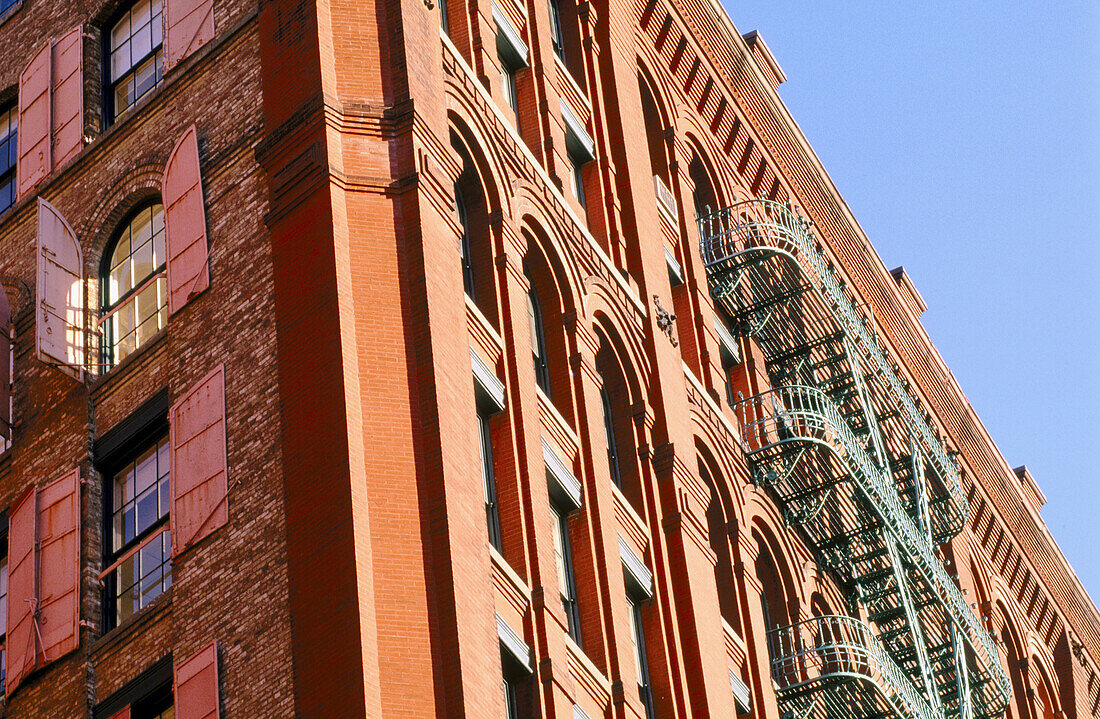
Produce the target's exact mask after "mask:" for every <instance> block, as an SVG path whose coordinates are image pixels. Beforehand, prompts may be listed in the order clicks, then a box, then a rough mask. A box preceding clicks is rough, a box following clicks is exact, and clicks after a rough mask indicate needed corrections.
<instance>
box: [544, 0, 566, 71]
mask: <svg viewBox="0 0 1100 719" xmlns="http://www.w3.org/2000/svg"><path fill="white" fill-rule="evenodd" d="M558 1H559V0H548V2H547V5H549V7H550V39H551V40H552V41H553V43H554V54H555V55H557V56H558V57H559V58H561V59H562V60H563V61H564V60H565V37H564V36H563V35H562V32H561V8H559V7H558Z"/></svg>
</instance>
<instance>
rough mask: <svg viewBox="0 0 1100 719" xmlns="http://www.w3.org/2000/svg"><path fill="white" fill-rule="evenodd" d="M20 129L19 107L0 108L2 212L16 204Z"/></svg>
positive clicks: (0, 202)
mask: <svg viewBox="0 0 1100 719" xmlns="http://www.w3.org/2000/svg"><path fill="white" fill-rule="evenodd" d="M18 129H19V109H18V108H17V107H16V106H15V105H10V106H8V107H4V108H0V213H2V212H4V211H5V210H7V209H8V208H9V207H11V206H12V205H14V204H15V167H16V159H17V158H18V154H19V147H18V145H19V142H18V139H17V136H18Z"/></svg>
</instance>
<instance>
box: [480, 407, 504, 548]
mask: <svg viewBox="0 0 1100 719" xmlns="http://www.w3.org/2000/svg"><path fill="white" fill-rule="evenodd" d="M486 404H487V403H486V402H483V401H479V402H478V403H477V427H478V444H479V445H480V451H481V480H482V486H483V487H484V489H485V524H486V527H487V531H488V536H489V544H491V545H492V546H493V548H494V549H496V550H497V551H498V552H500V553H503V552H504V541H503V537H502V535H501V531H500V505H499V500H498V497H497V486H496V468H495V466H494V465H495V462H496V458H495V456H494V455H493V435H492V426H491V424H490V422H491V416H492V414H493V413H495V411H496V410H495V408H490V407H487V406H486Z"/></svg>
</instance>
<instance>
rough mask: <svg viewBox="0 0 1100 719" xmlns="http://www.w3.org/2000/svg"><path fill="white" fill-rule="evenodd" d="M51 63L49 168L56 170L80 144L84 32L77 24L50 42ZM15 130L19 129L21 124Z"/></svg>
mask: <svg viewBox="0 0 1100 719" xmlns="http://www.w3.org/2000/svg"><path fill="white" fill-rule="evenodd" d="M51 65H52V67H51V71H50V74H51V78H52V81H51V89H50V94H51V109H52V116H51V121H50V127H51V129H52V131H53V153H52V154H53V158H52V160H53V161H52V162H51V165H50V167H51V169H57V168H58V167H61V166H62V165H64V164H65V163H66V162H68V161H69V160H70V159H72V158H73V157H75V156H76V154H77V153H79V152H80V149H81V148H82V147H83V146H84V73H83V72H82V70H83V67H84V34H83V32H82V30H81V28H80V27H79V26H77V27H75V28H73V29H72V30H70V31H69V32H68V33H67V34H66V35H65V36H64V37H62V38H61V39H60V40H58V41H57V42H55V43H54V44H53V50H52V63H51ZM19 131H20V132H22V131H23V125H20V126H19Z"/></svg>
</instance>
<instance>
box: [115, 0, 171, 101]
mask: <svg viewBox="0 0 1100 719" xmlns="http://www.w3.org/2000/svg"><path fill="white" fill-rule="evenodd" d="M161 18H162V13H161V0H138V2H136V3H134V4H133V5H131V6H130V7H129V9H127V10H126V12H124V13H123V14H122V17H120V18H119V19H118V20H117V21H116V22H115V24H114V25H113V26H112V27H111V32H110V34H109V35H108V36H107V68H106V71H107V85H108V88H109V92H108V93H107V104H108V107H107V119H108V120H115V119H117V118H119V117H120V116H121V115H122V114H123V113H124V112H126V111H127V110H129V109H130V108H131V107H133V106H134V104H135V103H136V102H137V101H138V100H140V99H141V98H143V97H145V95H147V94H149V92H150V91H151V90H152V89H153V88H154V87H156V86H157V85H159V84H160V81H161V75H162V74H163V72H164V51H163V23H162V20H161Z"/></svg>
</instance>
